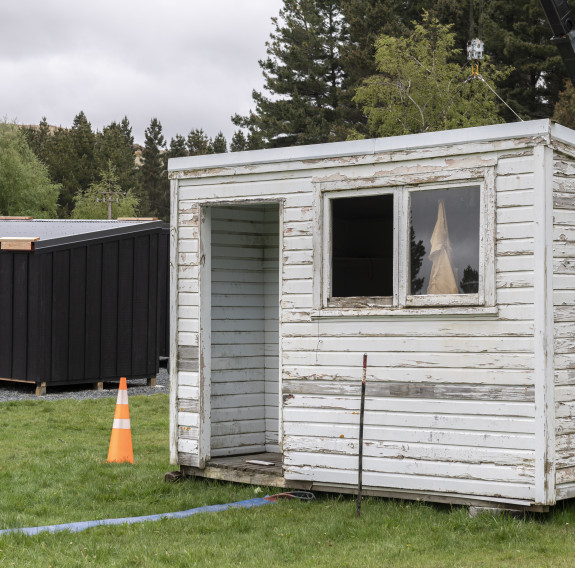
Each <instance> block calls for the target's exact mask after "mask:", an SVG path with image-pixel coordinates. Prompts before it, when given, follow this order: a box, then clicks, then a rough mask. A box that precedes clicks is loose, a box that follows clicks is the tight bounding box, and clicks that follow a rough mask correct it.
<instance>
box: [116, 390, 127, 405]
mask: <svg viewBox="0 0 575 568" xmlns="http://www.w3.org/2000/svg"><path fill="white" fill-rule="evenodd" d="M116 404H128V391H127V390H119V391H118V399H117V400H116Z"/></svg>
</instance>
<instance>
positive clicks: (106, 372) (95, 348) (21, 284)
mask: <svg viewBox="0 0 575 568" xmlns="http://www.w3.org/2000/svg"><path fill="white" fill-rule="evenodd" d="M96 237H97V235H95V234H92V235H90V238H89V240H86V241H85V242H81V241H78V240H75V242H74V243H73V244H70V245H69V246H68V247H66V246H65V245H62V244H61V243H59V244H58V246H57V247H54V248H53V249H51V248H50V247H49V246H48V243H47V242H46V241H44V242H43V247H42V248H39V249H37V250H36V251H35V252H31V253H27V252H11V251H2V252H1V253H0V378H11V379H19V380H28V381H37V382H46V383H47V384H52V385H56V384H74V383H86V382H96V381H104V380H115V379H118V378H119V377H127V378H128V379H130V378H145V377H154V376H155V375H156V374H157V372H158V365H159V363H158V361H159V355H163V354H164V353H166V349H167V342H166V338H167V335H168V333H167V329H166V326H167V322H168V314H167V311H168V304H167V296H166V292H167V286H166V275H167V272H168V246H169V245H168V238H169V236H168V231H167V230H162V229H161V228H157V227H156V228H153V229H150V230H148V231H144V230H141V229H139V230H138V231H136V232H134V233H133V234H126V233H123V234H121V235H117V236H111V235H109V234H107V235H106V236H105V237H104V238H101V239H98V238H96ZM162 326H164V327H162Z"/></svg>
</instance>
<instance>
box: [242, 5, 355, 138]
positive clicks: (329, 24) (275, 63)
mask: <svg viewBox="0 0 575 568" xmlns="http://www.w3.org/2000/svg"><path fill="white" fill-rule="evenodd" d="M272 21H273V23H274V26H275V32H274V33H272V34H271V41H270V42H268V43H267V44H266V45H267V53H268V58H267V59H266V60H263V61H260V62H259V64H260V67H261V69H262V71H263V75H264V78H265V90H266V91H267V92H268V93H269V94H270V95H271V96H270V97H268V96H265V95H264V94H262V93H259V92H257V91H254V92H253V93H252V97H253V100H254V102H255V107H256V108H255V111H252V112H251V113H250V114H249V115H248V116H243V117H242V116H239V115H235V116H234V117H233V118H232V122H233V123H234V124H235V125H236V126H240V127H243V128H247V129H248V130H249V131H250V133H252V135H253V136H254V137H255V139H256V140H257V139H258V138H261V140H262V141H263V144H264V145H265V146H267V147H278V146H291V145H295V144H311V143H315V142H328V141H334V140H341V139H344V138H345V126H344V122H343V116H342V109H341V104H340V102H341V89H342V81H343V78H344V76H343V70H342V65H341V60H340V57H341V49H342V45H343V44H344V42H345V41H346V39H347V31H346V30H347V28H346V25H345V21H344V20H343V18H342V14H341V10H340V0H284V6H283V8H282V9H281V10H280V15H279V18H273V19H272Z"/></svg>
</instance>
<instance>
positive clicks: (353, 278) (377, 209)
mask: <svg viewBox="0 0 575 568" xmlns="http://www.w3.org/2000/svg"><path fill="white" fill-rule="evenodd" d="M331 211H332V297H349V296H392V295H393V195H374V196H370V197H352V198H340V199H332V200H331Z"/></svg>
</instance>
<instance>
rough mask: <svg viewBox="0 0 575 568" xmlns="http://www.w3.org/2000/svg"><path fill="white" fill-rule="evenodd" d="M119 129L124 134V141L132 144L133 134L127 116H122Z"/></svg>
mask: <svg viewBox="0 0 575 568" xmlns="http://www.w3.org/2000/svg"><path fill="white" fill-rule="evenodd" d="M120 130H121V131H122V133H123V134H124V136H125V138H126V141H127V142H128V144H129V145H130V146H133V145H134V136H133V135H132V126H131V125H130V121H129V120H128V117H127V116H124V118H123V119H122V122H120Z"/></svg>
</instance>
